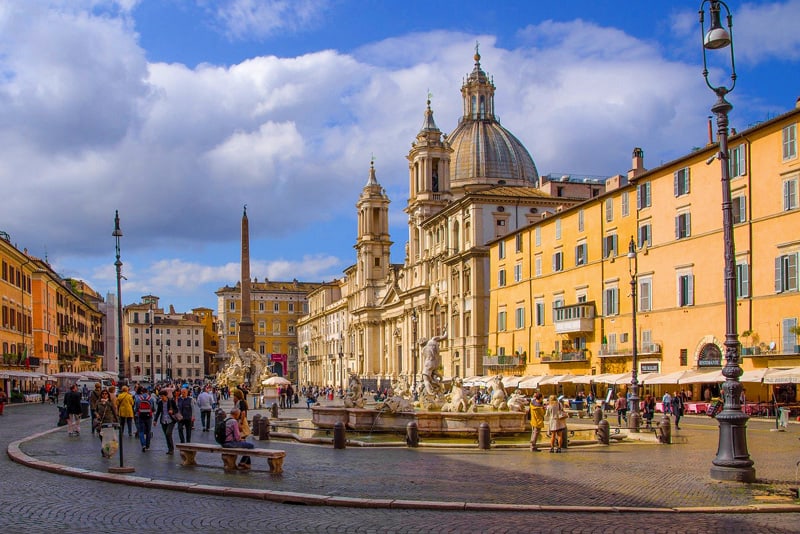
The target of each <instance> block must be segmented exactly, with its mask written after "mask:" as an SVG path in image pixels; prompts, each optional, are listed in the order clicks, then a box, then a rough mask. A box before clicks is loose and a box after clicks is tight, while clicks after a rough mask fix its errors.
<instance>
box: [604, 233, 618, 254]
mask: <svg viewBox="0 0 800 534" xmlns="http://www.w3.org/2000/svg"><path fill="white" fill-rule="evenodd" d="M616 255H617V234H612V235H607V236H605V237H604V238H603V257H604V258H610V257H612V256H616Z"/></svg>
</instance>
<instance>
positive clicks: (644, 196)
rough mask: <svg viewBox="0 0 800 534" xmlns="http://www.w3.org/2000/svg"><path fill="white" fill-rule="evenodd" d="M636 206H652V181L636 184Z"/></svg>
mask: <svg viewBox="0 0 800 534" xmlns="http://www.w3.org/2000/svg"><path fill="white" fill-rule="evenodd" d="M636 206H637V207H638V208H639V209H642V208H649V207H650V182H645V183H643V184H639V185H637V186H636Z"/></svg>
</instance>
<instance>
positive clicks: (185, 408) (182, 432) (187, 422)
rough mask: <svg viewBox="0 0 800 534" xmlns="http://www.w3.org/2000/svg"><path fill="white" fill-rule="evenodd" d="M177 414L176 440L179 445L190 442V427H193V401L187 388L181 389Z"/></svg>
mask: <svg viewBox="0 0 800 534" xmlns="http://www.w3.org/2000/svg"><path fill="white" fill-rule="evenodd" d="M177 404H178V412H177V414H176V415H175V417H176V418H177V419H178V439H180V440H181V443H188V442H190V441H192V426H194V399H193V398H192V397H191V396H190V395H189V388H188V387H185V388H181V396H180V397H178V403H177Z"/></svg>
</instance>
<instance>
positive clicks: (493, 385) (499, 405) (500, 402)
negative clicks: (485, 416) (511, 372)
mask: <svg viewBox="0 0 800 534" xmlns="http://www.w3.org/2000/svg"><path fill="white" fill-rule="evenodd" d="M486 386H487V387H488V388H490V389H491V390H492V399H491V400H490V401H489V404H491V406H492V410H500V411H503V412H505V411H508V403H507V398H508V397H507V396H506V390H505V389H503V375H495V376H493V377H492V378H491V379H490V380H489V381H488V382H487V384H486Z"/></svg>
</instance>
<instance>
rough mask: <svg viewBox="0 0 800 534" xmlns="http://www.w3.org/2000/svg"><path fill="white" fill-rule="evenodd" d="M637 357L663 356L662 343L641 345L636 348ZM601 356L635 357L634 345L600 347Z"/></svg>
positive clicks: (649, 342)
mask: <svg viewBox="0 0 800 534" xmlns="http://www.w3.org/2000/svg"><path fill="white" fill-rule="evenodd" d="M636 354H637V355H643V354H646V355H654V354H661V343H656V342H652V341H647V342H644V343H640V344H639V345H638V346H637V347H636ZM599 355H600V356H633V345H625V346H619V345H609V344H603V345H600V353H599Z"/></svg>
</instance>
